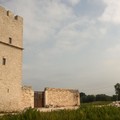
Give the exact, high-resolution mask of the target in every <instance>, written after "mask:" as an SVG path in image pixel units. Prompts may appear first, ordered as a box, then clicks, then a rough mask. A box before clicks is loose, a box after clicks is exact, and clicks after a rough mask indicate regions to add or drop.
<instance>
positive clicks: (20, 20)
mask: <svg viewBox="0 0 120 120" xmlns="http://www.w3.org/2000/svg"><path fill="white" fill-rule="evenodd" d="M14 19H15V20H17V21H19V22H23V18H22V17H20V16H18V15H16V16H14Z"/></svg>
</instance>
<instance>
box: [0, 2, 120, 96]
mask: <svg viewBox="0 0 120 120" xmlns="http://www.w3.org/2000/svg"><path fill="white" fill-rule="evenodd" d="M0 5H1V6H3V7H5V8H6V9H7V10H11V11H12V12H13V13H14V14H17V15H20V16H22V17H23V19H24V32H23V41H24V51H23V52H24V53H23V84H24V85H30V86H32V87H33V89H34V90H43V89H44V88H45V87H54V88H70V89H78V90H79V91H80V92H85V93H86V94H94V95H95V94H107V95H113V94H115V90H114V85H115V84H116V83H119V82H120V0H0Z"/></svg>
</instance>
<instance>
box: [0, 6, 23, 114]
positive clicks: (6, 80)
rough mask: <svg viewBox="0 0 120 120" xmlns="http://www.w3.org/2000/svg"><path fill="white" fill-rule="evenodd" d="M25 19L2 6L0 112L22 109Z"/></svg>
mask: <svg viewBox="0 0 120 120" xmlns="http://www.w3.org/2000/svg"><path fill="white" fill-rule="evenodd" d="M22 34H23V19H22V18H21V17H19V16H14V15H13V14H12V12H10V11H7V10H5V8H3V7H1V6H0V112H1V111H4V112H12V111H19V110H20V109H21V96H22V93H21V83H22V41H23V40H22V37H23V35H22Z"/></svg>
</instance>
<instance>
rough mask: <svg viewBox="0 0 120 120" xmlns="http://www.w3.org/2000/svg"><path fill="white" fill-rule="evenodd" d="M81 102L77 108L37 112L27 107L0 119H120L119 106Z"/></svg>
mask: <svg viewBox="0 0 120 120" xmlns="http://www.w3.org/2000/svg"><path fill="white" fill-rule="evenodd" d="M94 104H95V105H91V104H84V105H83V104H82V106H81V107H80V108H79V109H78V110H61V111H52V112H46V113H44V112H39V111H37V110H36V109H31V108H30V109H28V110H27V111H24V112H23V113H20V114H16V115H5V116H2V117H1V118H0V120H120V108H117V107H111V106H103V107H98V106H96V104H97V103H94Z"/></svg>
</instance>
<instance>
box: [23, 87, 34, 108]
mask: <svg viewBox="0 0 120 120" xmlns="http://www.w3.org/2000/svg"><path fill="white" fill-rule="evenodd" d="M21 104H22V105H21V106H22V109H25V108H29V107H32V108H33V107H34V91H33V90H32V87H30V86H23V87H22V102H21Z"/></svg>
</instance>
